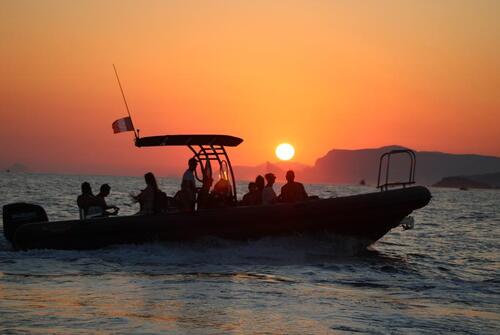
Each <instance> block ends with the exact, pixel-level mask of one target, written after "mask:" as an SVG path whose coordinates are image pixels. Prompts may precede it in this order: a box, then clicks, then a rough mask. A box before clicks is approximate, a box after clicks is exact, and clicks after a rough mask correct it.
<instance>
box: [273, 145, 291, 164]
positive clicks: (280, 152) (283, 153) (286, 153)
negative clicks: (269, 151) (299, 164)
mask: <svg viewBox="0 0 500 335" xmlns="http://www.w3.org/2000/svg"><path fill="white" fill-rule="evenodd" d="M294 155H295V149H294V148H293V146H292V145H291V144H288V143H281V144H280V145H278V146H277V147H276V157H278V158H279V159H281V160H282V161H288V160H290V159H292V158H293V156H294Z"/></svg>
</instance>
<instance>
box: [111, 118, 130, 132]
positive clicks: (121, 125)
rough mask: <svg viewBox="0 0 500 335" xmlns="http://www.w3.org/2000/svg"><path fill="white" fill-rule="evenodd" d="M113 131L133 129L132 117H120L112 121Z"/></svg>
mask: <svg viewBox="0 0 500 335" xmlns="http://www.w3.org/2000/svg"><path fill="white" fill-rule="evenodd" d="M112 126H113V133H115V134H116V133H122V132H124V131H132V130H134V125H133V124H132V119H131V118H130V116H127V117H124V118H121V119H118V120H116V121H115V122H113V125H112Z"/></svg>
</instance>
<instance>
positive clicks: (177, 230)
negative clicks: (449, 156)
mask: <svg viewBox="0 0 500 335" xmlns="http://www.w3.org/2000/svg"><path fill="white" fill-rule="evenodd" d="M430 199H431V194H430V192H429V191H428V190H427V188H425V187H422V186H415V187H409V188H405V189H398V190H390V191H384V192H376V193H368V194H361V195H354V196H348V197H338V198H331V199H317V200H311V201H307V202H301V203H294V204H276V205H271V206H248V207H228V208H217V209H209V210H202V211H197V212H193V213H183V212H176V213H165V214H157V215H142V216H141V215H133V216H117V217H105V218H96V219H89V220H71V221H58V222H40V223H28V224H25V225H22V226H20V227H19V228H17V230H16V231H15V233H14V236H13V239H12V243H13V245H14V247H15V248H16V249H22V250H26V249H40V248H49V249H95V248H101V247H104V246H107V245H112V244H124V243H127V244H128V243H144V242H148V241H188V240H196V239H200V238H204V237H210V236H214V237H218V238H223V239H231V240H250V239H259V238H262V237H268V236H283V235H291V234H318V233H319V234H323V233H330V234H334V235H338V236H348V237H353V238H355V239H358V240H360V241H363V243H364V244H366V245H369V244H371V243H373V242H375V241H377V240H378V239H380V238H381V237H382V236H384V235H385V234H386V233H387V232H389V231H390V230H391V229H392V228H394V227H396V226H398V225H399V224H400V222H401V220H402V219H404V218H405V217H406V216H407V215H409V214H410V213H411V212H412V211H414V210H416V209H418V208H421V207H424V206H425V205H427V204H428V202H429V201H430Z"/></svg>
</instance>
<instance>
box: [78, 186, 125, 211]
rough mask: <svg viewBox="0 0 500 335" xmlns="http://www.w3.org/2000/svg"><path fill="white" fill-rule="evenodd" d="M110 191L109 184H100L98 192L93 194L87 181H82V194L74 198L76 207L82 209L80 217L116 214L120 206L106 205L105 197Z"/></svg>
mask: <svg viewBox="0 0 500 335" xmlns="http://www.w3.org/2000/svg"><path fill="white" fill-rule="evenodd" d="M110 192H111V186H109V185H108V184H102V185H101V187H100V189H99V193H98V194H97V195H94V194H93V193H92V188H91V187H90V184H89V183H88V182H83V183H82V194H80V195H79V196H78V198H77V199H76V203H77V205H78V208H80V210H81V211H82V213H81V214H82V215H81V216H82V217H87V216H89V215H116V214H118V211H119V210H120V208H118V207H117V206H112V205H111V206H108V204H107V203H106V197H107V196H108V195H109V193H110Z"/></svg>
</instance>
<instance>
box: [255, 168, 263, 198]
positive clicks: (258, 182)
mask: <svg viewBox="0 0 500 335" xmlns="http://www.w3.org/2000/svg"><path fill="white" fill-rule="evenodd" d="M264 186H265V181H264V177H262V176H261V175H258V176H257V177H256V178H255V187H257V194H256V195H255V204H256V205H261V204H262V191H264Z"/></svg>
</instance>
